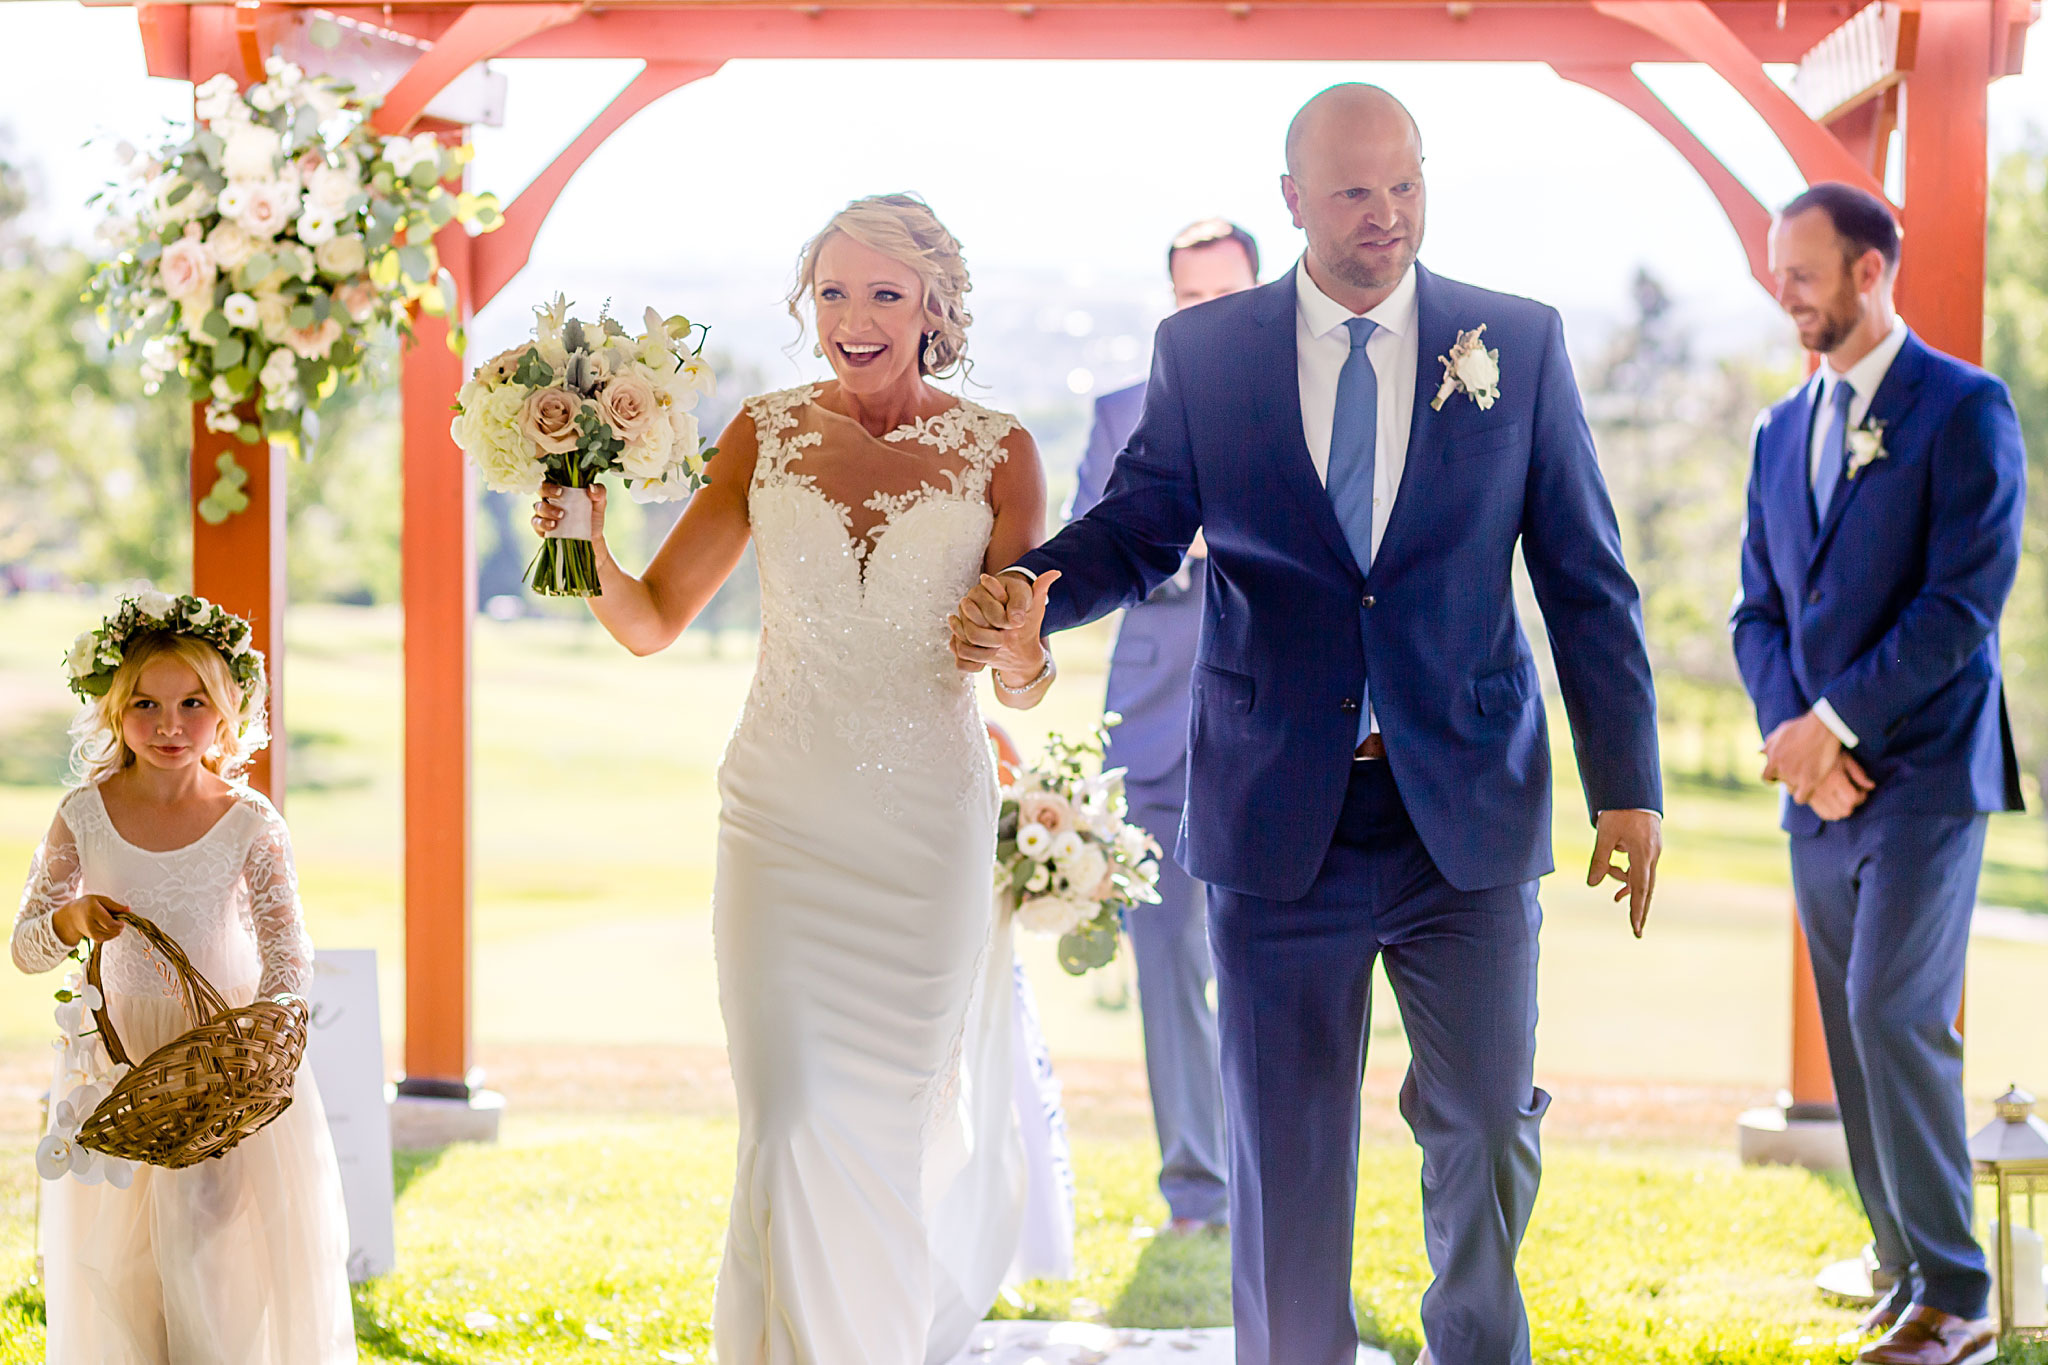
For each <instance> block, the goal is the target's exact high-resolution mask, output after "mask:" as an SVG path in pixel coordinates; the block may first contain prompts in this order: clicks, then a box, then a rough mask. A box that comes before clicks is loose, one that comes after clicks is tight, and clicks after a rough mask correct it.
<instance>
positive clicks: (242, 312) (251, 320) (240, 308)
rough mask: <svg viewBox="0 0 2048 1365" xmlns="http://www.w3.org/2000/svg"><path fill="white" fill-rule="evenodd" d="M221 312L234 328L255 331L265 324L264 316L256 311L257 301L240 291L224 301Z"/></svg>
mask: <svg viewBox="0 0 2048 1365" xmlns="http://www.w3.org/2000/svg"><path fill="white" fill-rule="evenodd" d="M220 311H221V312H222V313H224V314H225V315H226V316H227V320H228V324H229V325H230V326H233V327H241V328H244V329H254V328H256V327H259V326H261V325H262V323H263V315H262V314H261V313H259V312H258V311H257V310H256V300H255V299H254V298H252V297H251V296H250V295H248V294H244V293H242V292H240V291H239V290H238V291H236V292H235V293H232V294H230V295H228V296H227V298H226V299H225V300H223V301H222V303H221V306H220Z"/></svg>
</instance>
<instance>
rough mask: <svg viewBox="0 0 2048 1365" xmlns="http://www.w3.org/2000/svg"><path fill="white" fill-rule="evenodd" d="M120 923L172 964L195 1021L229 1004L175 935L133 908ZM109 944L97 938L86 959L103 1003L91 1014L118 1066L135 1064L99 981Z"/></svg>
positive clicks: (89, 979)
mask: <svg viewBox="0 0 2048 1365" xmlns="http://www.w3.org/2000/svg"><path fill="white" fill-rule="evenodd" d="M121 923H122V925H123V926H125V927H126V928H127V929H128V930H129V932H131V933H136V934H140V935H141V936H142V940H143V942H144V943H146V944H148V945H149V947H150V948H151V949H152V950H153V951H154V952H155V953H156V954H157V955H159V956H160V957H162V958H163V960H164V961H166V962H168V963H170V964H171V969H172V970H173V971H175V972H176V973H177V976H178V980H177V986H178V989H179V992H180V994H182V995H183V996H184V999H185V1009H186V1010H187V1012H189V1013H190V1014H191V1016H192V1022H193V1023H194V1024H203V1023H205V1022H206V1021H207V1020H209V1019H211V1018H213V1017H214V1016H215V1015H216V1014H219V1013H220V1012H221V1011H222V1010H224V1009H226V1008H227V1007H228V1004H227V1001H226V1000H224V999H222V998H221V993H220V992H219V991H217V990H215V989H214V988H213V983H212V982H210V981H208V980H207V979H206V978H205V977H203V976H201V975H200V974H199V970H198V968H196V967H194V966H193V965H192V959H191V958H189V957H186V956H185V950H184V949H183V948H180V947H179V946H178V941H177V940H176V939H174V938H172V937H171V936H170V935H169V934H167V933H165V932H164V931H163V930H161V929H159V928H157V927H156V926H155V925H154V924H152V923H150V922H149V921H148V920H146V919H144V918H143V917H142V916H141V915H138V914H136V913H135V912H134V911H132V910H131V911H128V912H127V913H125V914H123V915H122V916H121ZM106 946H107V945H106V942H105V941H104V940H102V939H94V940H93V944H92V955H91V956H90V957H88V958H87V959H86V961H85V979H86V982H87V984H89V985H90V986H91V987H92V988H93V989H94V990H96V991H98V992H99V995H100V1007H99V1008H98V1009H96V1010H94V1011H93V1012H92V1017H93V1021H94V1022H95V1023H97V1024H98V1025H99V1030H100V1041H101V1042H103V1043H104V1044H106V1048H107V1056H108V1057H109V1058H110V1059H111V1060H112V1061H113V1062H114V1064H115V1065H116V1066H133V1065H134V1064H135V1061H134V1059H133V1058H131V1057H130V1056H129V1055H128V1052H127V1049H125V1048H123V1047H122V1046H121V1039H120V1036H119V1035H118V1034H116V1033H115V1032H114V1015H113V1012H112V1010H111V1009H110V1008H109V1007H108V1005H107V993H106V990H105V989H104V988H103V987H102V986H101V985H100V954H101V953H102V952H104V951H105V950H106Z"/></svg>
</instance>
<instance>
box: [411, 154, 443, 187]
mask: <svg viewBox="0 0 2048 1365" xmlns="http://www.w3.org/2000/svg"><path fill="white" fill-rule="evenodd" d="M406 179H407V180H409V181H411V182H412V187H413V188H414V189H416V190H418V191H419V192H420V193H421V194H425V193H426V192H427V191H428V190H430V189H432V188H434V186H436V185H438V184H440V183H441V167H440V166H439V165H438V164H436V163H435V162H433V161H422V162H421V163H420V164H419V165H417V166H415V167H413V168H412V174H411V175H408V176H407V177H406Z"/></svg>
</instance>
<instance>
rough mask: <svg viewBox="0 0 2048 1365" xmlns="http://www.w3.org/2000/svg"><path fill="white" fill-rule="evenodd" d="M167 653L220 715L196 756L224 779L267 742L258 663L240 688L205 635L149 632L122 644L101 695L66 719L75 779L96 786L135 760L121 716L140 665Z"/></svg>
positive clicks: (264, 688)
mask: <svg viewBox="0 0 2048 1365" xmlns="http://www.w3.org/2000/svg"><path fill="white" fill-rule="evenodd" d="M164 655H169V656H170V657H172V658H174V659H176V660H178V661H179V662H180V663H182V664H184V665H186V666H187V667H189V668H190V669H191V670H192V671H193V672H194V673H196V674H198V675H199V686H200V688H201V689H202V690H203V691H204V692H205V693H206V699H207V701H209V702H211V703H212V704H213V709H214V713H215V714H216V715H217V716H218V717H219V718H220V721H219V724H220V728H219V730H218V732H217V733H216V734H215V735H214V742H213V743H212V744H211V745H209V746H208V747H207V750H206V753H205V754H204V755H203V756H202V757H201V759H200V762H202V763H203V764H205V765H206V768H207V770H208V771H210V772H213V773H215V774H217V775H219V776H221V777H224V778H226V779H227V780H228V781H230V782H234V781H239V780H240V778H241V776H242V770H243V769H244V768H245V767H247V766H248V764H249V760H250V759H252V758H254V757H255V756H256V752H257V751H258V750H259V749H262V748H263V747H264V746H265V745H267V744H268V743H269V742H270V732H269V728H268V725H267V723H266V720H267V717H266V714H265V713H266V711H267V709H268V708H267V707H266V706H265V702H266V700H267V696H268V693H269V687H268V685H267V684H266V683H265V681H264V674H263V672H262V671H261V669H260V668H259V670H258V672H257V675H256V680H255V682H254V683H253V684H252V685H251V686H250V687H249V688H248V690H247V691H246V692H245V691H244V690H243V688H242V687H241V685H240V684H238V683H237V682H236V681H235V675H234V673H233V671H232V670H231V669H230V668H229V667H228V661H227V660H226V659H225V658H223V657H222V656H221V652H220V651H219V650H217V649H215V648H214V647H213V646H212V645H210V644H208V643H207V642H206V641H204V640H201V639H197V638H195V637H194V636H190V635H177V634H173V633H171V632H169V631H163V632H151V633H150V634H148V635H144V636H142V637H141V638H139V639H137V640H136V641H135V643H134V644H132V645H130V646H129V647H128V651H127V655H126V657H124V658H123V659H122V660H121V666H120V667H119V668H118V669H116V670H115V672H114V678H113V682H112V684H111V685H110V686H109V687H108V688H107V691H106V695H105V696H100V697H94V698H92V699H91V700H89V701H87V702H86V704H85V705H84V706H82V707H80V708H79V711H78V717H77V719H75V720H74V721H72V722H71V741H72V743H71V772H72V776H73V778H74V779H75V780H77V781H78V782H79V783H81V784H85V785H92V786H97V785H98V784H99V783H101V782H104V781H106V780H107V779H108V778H110V777H112V776H113V775H114V774H115V773H118V772H120V771H121V770H122V769H124V768H128V767H132V766H133V765H134V763H135V751H134V750H133V749H131V748H129V747H128V741H127V740H125V739H123V738H122V737H121V716H122V714H123V713H124V712H126V711H127V709H128V705H129V703H130V702H132V701H134V700H135V694H136V692H137V691H138V690H139V689H140V688H141V686H142V670H143V669H144V668H145V667H147V666H148V665H149V663H150V661H151V660H152V659H156V658H159V657H162V656H164Z"/></svg>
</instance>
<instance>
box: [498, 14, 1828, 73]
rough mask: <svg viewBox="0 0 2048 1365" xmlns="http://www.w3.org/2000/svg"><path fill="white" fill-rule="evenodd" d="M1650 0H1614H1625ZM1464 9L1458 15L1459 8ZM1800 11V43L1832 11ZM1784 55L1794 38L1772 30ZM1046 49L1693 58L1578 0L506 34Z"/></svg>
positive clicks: (702, 22)
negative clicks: (1781, 38) (1808, 16)
mask: <svg viewBox="0 0 2048 1365" xmlns="http://www.w3.org/2000/svg"><path fill="white" fill-rule="evenodd" d="M1650 2H1651V0H1621V3H1623V4H1639V3H1650ZM1461 15H1462V17H1461ZM1834 18H1835V15H1834V12H1832V11H1831V12H1830V17H1828V18H1827V20H1826V21H1825V22H1808V23H1806V24H1805V26H1804V28H1803V30H1802V31H1801V32H1800V34H1799V36H1800V39H1801V41H1802V42H1804V43H1805V44H1806V45H1808V46H1810V45H1811V42H1812V41H1814V40H1816V39H1818V37H1819V36H1820V35H1821V34H1822V33H1825V32H1826V31H1827V29H1828V28H1829V27H1831V26H1832V24H1833V22H1834ZM1779 46H1782V47H1783V48H1784V49H1785V53H1784V54H1783V55H1784V59H1785V60H1791V59H1792V58H1793V57H1796V55H1797V53H1798V52H1799V51H1803V50H1804V47H1803V46H1796V45H1794V44H1792V43H1784V42H1781V43H1780V44H1779ZM622 54H635V55H645V56H647V57H649V58H654V59H658V58H661V57H675V58H686V59H699V58H702V59H730V58H741V57H745V58H796V57H836V58H849V57H851V58H859V57H872V58H951V59H962V58H977V57H987V58H1048V59H1087V60H1095V59H1109V60H1125V59H1157V60H1188V61H1201V60H1214V59H1218V58H1246V59H1254V60H1276V61H1291V60H1308V61H1318V60H1333V59H1334V60H1357V61H1432V60H1447V59H1448V60H1457V61H1513V62H1532V61H1534V62H1541V61H1553V60H1554V61H1558V62H1567V63H1580V64H1585V63H1592V64H1600V65H1626V64H1628V63H1630V62H1677V61H1690V60H1693V58H1692V57H1691V56H1689V55H1688V54H1687V52H1686V51H1685V50H1684V49H1682V48H1681V47H1679V46H1676V45H1674V44H1673V43H1672V42H1670V41H1668V40H1667V39H1665V38H1663V37H1660V36H1658V35H1657V34H1655V33H1652V32H1650V31H1648V30H1646V29H1642V28H1638V27H1633V26H1630V25H1627V24H1616V23H1615V22H1613V21H1612V20H1611V19H1608V18H1604V17H1602V16H1601V15H1598V14H1595V13H1594V12H1593V11H1592V10H1591V8H1590V7H1589V6H1588V5H1587V4H1585V3H1552V4H1492V5H1480V6H1478V7H1477V8H1474V9H1472V10H1471V11H1470V12H1469V13H1465V12H1463V11H1454V10H1453V9H1452V8H1451V7H1449V6H1446V5H1441V4H1438V5H1405V4H1386V3H1374V2H1373V0H1351V2H1349V3H1343V4H1312V3H1296V4H1289V5H1272V6H1267V5H1239V6H1228V5H1223V4H1191V3H1158V4H1072V3H1069V4H1060V3H1052V4H1041V5H994V4H984V5H963V4H961V3H959V0H947V2H946V3H937V4H930V5H919V4H916V3H906V0H892V3H891V4H889V5H888V6H887V7H883V6H881V5H862V4H843V3H841V4H831V5H826V6H822V7H821V6H804V5H776V6H768V5H754V4H737V3H726V4H717V5H686V6H675V7H663V8H653V7H641V8H617V7H609V6H608V7H606V8H604V9H602V10H592V11H590V12H589V13H587V14H585V15H584V16H583V17H581V18H579V19H577V20H576V21H575V22H573V23H570V24H564V25H562V26H561V27H559V28H555V29H551V30H549V31H547V32H545V33H541V34H538V35H536V36H535V37H532V38H529V39H527V40H525V41H524V42H521V43H518V44H515V45H513V46H511V47H508V48H506V49H505V50H504V51H503V53H502V54H501V55H503V56H507V57H618V56H620V55H622Z"/></svg>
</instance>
